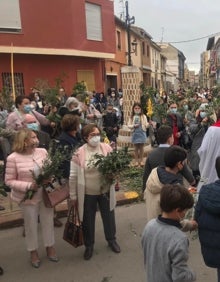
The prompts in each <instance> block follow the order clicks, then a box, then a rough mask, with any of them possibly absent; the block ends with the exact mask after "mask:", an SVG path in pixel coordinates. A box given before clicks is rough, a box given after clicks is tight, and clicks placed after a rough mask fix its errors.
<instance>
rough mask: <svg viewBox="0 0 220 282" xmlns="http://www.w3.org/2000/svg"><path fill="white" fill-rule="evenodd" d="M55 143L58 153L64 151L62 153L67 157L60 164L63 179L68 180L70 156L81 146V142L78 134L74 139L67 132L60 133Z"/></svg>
mask: <svg viewBox="0 0 220 282" xmlns="http://www.w3.org/2000/svg"><path fill="white" fill-rule="evenodd" d="M57 142H58V143H57V149H58V150H60V151H62V150H64V153H65V154H67V155H69V156H67V159H66V160H65V161H64V162H63V164H62V171H63V177H64V178H69V174H70V160H71V158H72V154H73V152H74V151H75V149H76V148H77V147H79V146H80V145H82V140H81V137H80V136H79V135H78V134H77V135H76V137H74V136H71V135H70V134H68V133H67V132H62V133H61V134H60V136H59V137H58V140H57Z"/></svg>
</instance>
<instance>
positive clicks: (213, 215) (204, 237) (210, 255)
mask: <svg viewBox="0 0 220 282" xmlns="http://www.w3.org/2000/svg"><path fill="white" fill-rule="evenodd" d="M215 169H216V172H217V175H218V178H219V179H218V180H216V181H215V182H213V183H210V184H207V185H203V186H202V188H201V190H200V193H199V199H198V202H197V204H196V207H195V220H196V221H197V223H198V231H199V240H200V244H201V250H202V255H203V259H204V262H205V264H206V265H207V266H209V267H213V268H217V272H218V282H219V281H220V156H219V157H217V158H216V162H215Z"/></svg>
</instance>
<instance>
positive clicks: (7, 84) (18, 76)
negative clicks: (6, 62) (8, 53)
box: [2, 72, 25, 96]
mask: <svg viewBox="0 0 220 282" xmlns="http://www.w3.org/2000/svg"><path fill="white" fill-rule="evenodd" d="M14 83H15V94H16V96H17V95H24V94H25V93H24V79H23V73H20V72H15V73H14ZM2 85H3V87H4V88H5V90H6V91H8V93H12V79H11V73H10V72H3V73H2Z"/></svg>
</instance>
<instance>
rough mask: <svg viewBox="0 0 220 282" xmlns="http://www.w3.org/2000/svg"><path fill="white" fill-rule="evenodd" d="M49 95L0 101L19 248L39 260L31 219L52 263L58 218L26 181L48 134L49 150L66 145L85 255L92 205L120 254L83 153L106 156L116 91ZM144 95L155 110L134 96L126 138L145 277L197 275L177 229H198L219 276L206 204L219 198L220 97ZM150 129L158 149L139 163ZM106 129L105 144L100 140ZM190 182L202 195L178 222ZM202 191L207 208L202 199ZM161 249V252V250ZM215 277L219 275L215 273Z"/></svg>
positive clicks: (117, 121) (119, 115) (116, 123)
mask: <svg viewBox="0 0 220 282" xmlns="http://www.w3.org/2000/svg"><path fill="white" fill-rule="evenodd" d="M56 98H57V99H56V101H55V102H54V103H51V104H48V103H46V101H45V100H44V98H43V97H42V96H41V95H40V92H39V91H38V90H37V89H33V92H32V93H31V95H29V96H22V95H19V96H17V97H16V99H15V101H14V105H13V108H12V109H11V111H8V112H7V111H5V109H4V108H3V107H2V108H1V112H0V119H1V121H0V124H1V128H0V136H1V154H2V155H1V158H2V160H3V162H4V166H5V184H6V185H7V186H8V187H10V189H11V197H12V200H14V201H15V202H17V203H18V204H19V205H20V207H21V209H22V211H23V216H24V230H25V240H26V247H27V251H28V252H29V253H30V261H31V265H32V266H33V267H34V268H39V267H40V264H41V259H40V255H39V253H38V235H37V234H38V222H39V221H40V224H41V226H42V229H41V230H42V236H43V243H44V247H45V250H46V256H47V257H48V259H49V260H50V261H51V262H58V261H59V258H58V255H57V253H56V249H55V241H54V225H55V222H56V220H58V219H57V218H56V210H55V209H54V208H46V207H45V206H44V204H43V201H42V187H39V186H38V185H37V184H36V182H35V181H34V180H33V173H34V174H35V175H38V174H39V171H40V169H41V167H42V164H43V162H44V160H45V159H46V158H47V155H48V149H49V148H50V146H51V140H53V142H52V143H54V141H55V143H56V148H64V147H65V148H68V150H69V155H70V157H69V158H68V159H66V160H65V161H64V162H63V165H62V167H63V175H62V177H63V178H64V179H65V180H67V181H68V182H69V187H70V200H69V206H71V205H77V207H78V210H79V217H80V220H81V221H82V223H83V233H84V242H85V251H84V259H85V260H89V259H91V257H92V256H93V251H94V244H95V215H96V211H97V205H98V206H99V210H100V213H101V216H102V221H103V227H104V235H105V239H106V241H107V243H108V246H109V247H110V249H111V250H112V251H113V252H115V253H120V252H121V249H120V246H119V244H118V243H117V241H116V223H115V214H114V208H115V193H114V191H112V190H114V189H113V188H114V187H113V186H111V187H104V188H105V189H104V190H103V187H102V185H101V175H100V172H99V171H98V169H97V168H96V167H94V166H92V167H91V164H90V161H91V159H92V158H93V156H94V155H95V154H102V155H104V156H106V155H107V154H109V153H110V152H111V151H112V147H113V144H116V143H117V136H118V131H119V128H120V127H121V126H122V125H123V123H124V120H123V100H122V99H123V96H122V91H121V90H120V91H118V92H116V91H115V90H114V89H110V91H109V93H107V95H104V93H96V92H95V91H94V92H93V93H90V94H89V95H87V97H86V99H84V100H83V101H82V100H81V99H80V97H75V96H74V97H73V96H70V97H68V96H67V95H65V90H64V89H63V88H60V90H59V93H58V95H57V97H56ZM151 98H153V99H154V101H153V107H154V114H153V115H150V116H149V115H148V114H147V109H144V107H143V104H142V103H141V101H134V104H133V106H132V110H131V116H130V118H129V120H128V124H127V126H128V128H129V129H130V130H131V143H133V145H134V158H135V162H134V165H135V166H136V167H142V168H143V187H142V189H143V193H144V198H145V201H146V207H147V210H146V222H147V225H146V228H145V229H144V232H143V235H142V246H143V250H144V256H145V266H146V269H147V276H148V282H154V281H155V282H164V281H165V280H166V281H195V274H194V273H193V272H192V271H191V270H190V269H189V268H188V266H187V255H188V243H187V242H188V241H187V237H186V235H185V234H184V233H183V232H182V231H189V230H190V231H191V230H195V229H196V228H198V230H199V235H201V236H200V238H201V245H202V253H203V255H204V257H205V262H206V261H207V265H208V266H211V267H216V268H217V269H218V275H220V271H219V269H220V265H219V264H218V263H217V262H216V263H213V260H214V261H215V259H216V258H218V254H217V253H214V255H213V257H214V258H213V257H212V255H210V250H211V249H212V248H216V249H217V250H218V251H219V252H220V247H219V246H218V245H219V244H217V243H216V245H215V242H216V241H217V239H218V236H219V235H220V231H219V228H214V227H213V226H215V224H218V217H219V208H218V206H216V208H213V206H212V204H211V203H210V202H211V201H214V200H213V199H214V197H215V195H216V197H218V191H217V189H218V186H219V180H218V178H219V177H220V172H219V157H220V146H219V142H218V140H219V138H220V129H219V127H220V110H219V109H218V99H219V96H218V94H217V95H214V93H212V92H211V91H209V90H208V89H207V90H205V89H196V90H195V91H194V92H193V95H191V96H189V95H186V93H184V92H183V91H181V90H179V91H177V93H170V94H169V95H167V94H166V93H165V92H164V93H163V94H162V95H161V96H160V95H159V96H158V95H155V96H153V97H151ZM158 105H159V106H161V105H162V106H163V107H162V108H163V109H164V111H163V112H159V111H158V112H157V111H156V108H157V106H158ZM219 108H220V107H219ZM145 110H146V113H145V114H144V111H145ZM1 113H2V114H1ZM152 129H153V132H154V135H155V136H154V137H155V139H156V143H157V148H153V150H152V151H151V152H150V153H149V154H148V156H147V159H146V162H145V163H144V145H145V144H146V142H147V138H148V137H149V138H150V137H151V136H150V133H149V132H150V130H152ZM105 136H107V140H108V141H109V142H108V144H106V143H104V142H102V141H103V140H104V137H105ZM110 145H112V146H110ZM114 148H115V147H114ZM73 151H75V153H74V154H73V156H72V152H73ZM216 158H217V159H216ZM215 160H216V161H215ZM27 164H28V165H27ZM204 183H205V184H206V185H205V186H204V185H203V184H204ZM213 183H215V184H213ZM202 185H203V186H202ZM189 186H194V187H197V189H198V191H199V189H200V188H201V186H202V188H201V195H200V196H199V200H198V204H197V206H196V213H195V218H192V219H190V220H183V219H184V216H185V214H186V211H187V210H188V209H190V208H192V206H193V198H192V196H191V194H190V193H189V191H188V189H186V188H188V187H189ZM209 186H210V187H211V188H210V191H211V190H213V195H212V197H211V195H210V198H209V196H208V193H207V189H208V188H207V187H209ZM195 189H196V188H195ZM28 191H34V196H33V198H32V199H31V200H26V201H23V199H24V196H25V194H26V193H27V192H28ZM203 198H205V201H208V204H209V205H211V208H209V207H208V204H207V205H206V204H204V201H203ZM215 200H216V199H215ZM213 205H214V204H213ZM207 214H208V216H207ZM203 217H205V218H203ZM206 217H207V218H209V217H210V218H211V217H214V218H213V220H211V219H210V221H209V223H210V222H211V223H212V225H211V228H214V231H213V232H215V236H216V237H215V240H214V239H213V242H212V243H213V244H212V245H211V246H209V245H207V242H206V241H205V240H203V238H204V233H205V232H206V230H207V229H208V228H209V225H208V223H207V222H206ZM55 219H56V220H55ZM211 223H210V224H211ZM61 224H62V223H61ZM58 225H59V223H58ZM55 226H56V225H55ZM209 236H210V235H209ZM173 238H174V240H173V241H172V242H171V241H170V240H172V239H173ZM158 242H160V243H159V244H158ZM175 242H176V243H175ZM169 250H171V252H169ZM160 252H163V255H162V256H161V254H160ZM207 254H208V255H207ZM206 255H207V259H206ZM161 257H163V259H164V261H161V259H160V258H161ZM149 258H150V259H149ZM171 261H172V262H175V263H171ZM154 265H159V268H160V271H156V270H155V269H154V267H153V266H154ZM155 272H156V273H157V274H155ZM164 273H166V275H165V274H164ZM164 275H165V276H166V279H165V278H164V277H165V276H164ZM183 277H184V278H183ZM181 279H182V280H181ZM184 279H185V280H184ZM218 279H219V280H218V281H220V277H219V278H218Z"/></svg>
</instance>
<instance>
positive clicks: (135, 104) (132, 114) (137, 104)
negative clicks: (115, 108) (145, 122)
mask: <svg viewBox="0 0 220 282" xmlns="http://www.w3.org/2000/svg"><path fill="white" fill-rule="evenodd" d="M136 106H138V107H140V109H141V113H140V115H143V109H142V106H141V103H139V102H135V103H134V105H133V106H132V111H131V118H133V116H134V115H135V112H134V108H135V107H136Z"/></svg>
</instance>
